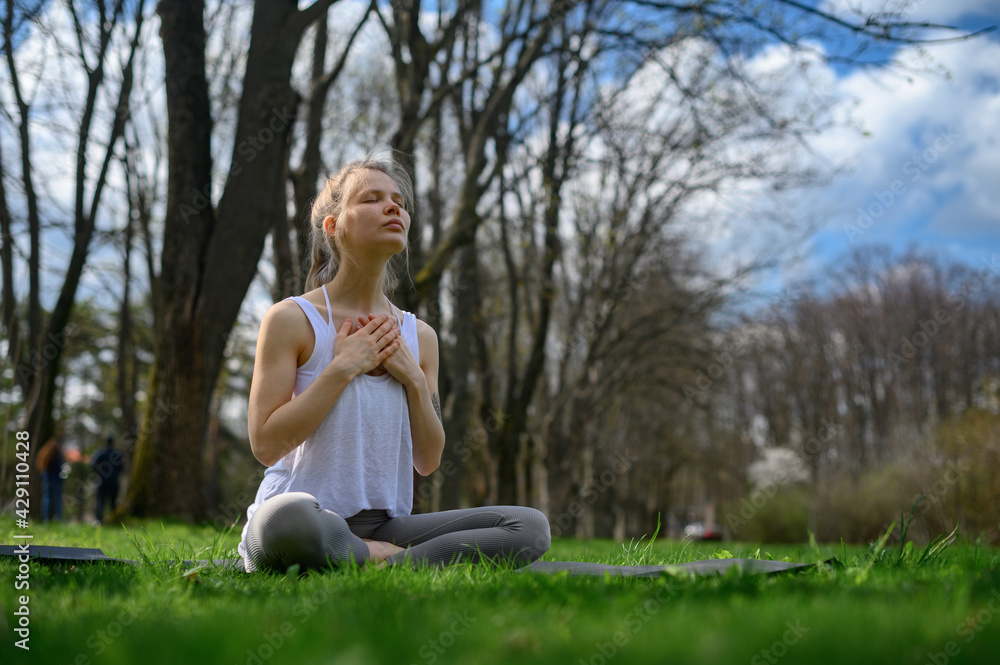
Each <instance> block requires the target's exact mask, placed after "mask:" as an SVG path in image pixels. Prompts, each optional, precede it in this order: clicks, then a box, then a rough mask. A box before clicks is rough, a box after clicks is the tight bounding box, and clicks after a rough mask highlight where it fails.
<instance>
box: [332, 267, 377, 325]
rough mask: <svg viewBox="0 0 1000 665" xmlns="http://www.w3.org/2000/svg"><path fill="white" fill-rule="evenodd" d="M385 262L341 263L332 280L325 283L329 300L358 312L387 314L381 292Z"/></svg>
mask: <svg viewBox="0 0 1000 665" xmlns="http://www.w3.org/2000/svg"><path fill="white" fill-rule="evenodd" d="M384 268H385V264H384V263H381V264H379V265H372V264H370V263H369V264H367V265H365V264H362V265H360V266H356V265H354V264H353V263H351V262H350V261H345V262H344V263H341V265H340V270H338V271H337V274H336V275H335V276H334V278H333V281H331V282H330V283H329V284H327V285H326V288H327V290H328V291H329V293H330V302H331V303H336V304H337V305H339V306H341V307H346V308H347V309H351V310H355V311H357V312H358V313H359V314H369V313H370V314H388V313H390V310H389V303H388V302H387V301H386V297H385V295H384V294H383V293H382V271H383V270H384Z"/></svg>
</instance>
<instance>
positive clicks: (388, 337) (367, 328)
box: [331, 314, 400, 377]
mask: <svg viewBox="0 0 1000 665" xmlns="http://www.w3.org/2000/svg"><path fill="white" fill-rule="evenodd" d="M354 325H355V324H354V322H353V321H351V320H350V319H345V320H344V322H343V323H342V324H341V325H340V329H339V330H338V331H337V337H336V339H335V341H334V347H333V361H331V362H336V363H340V364H342V366H343V367H344V368H345V369H347V370H348V371H349V372H350V374H351V376H352V377H354V376H358V375H361V374H365V373H367V372H370V371H372V370H373V369H375V368H376V367H378V366H379V365H380V364H381V363H382V361H383V360H385V359H386V358H388V357H389V356H391V355H392V353H393V351H395V350H396V349H397V348H398V347H399V344H400V340H399V326H398V325H397V323H396V320H395V319H391V318H389V316H388V315H387V314H380V315H379V316H376V317H375V318H374V319H372V320H371V321H369V322H368V323H367V324H365V325H364V326H363V327H362V328H360V329H358V330H357V331H354ZM352 331H353V332H352Z"/></svg>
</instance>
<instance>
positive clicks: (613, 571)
mask: <svg viewBox="0 0 1000 665" xmlns="http://www.w3.org/2000/svg"><path fill="white" fill-rule="evenodd" d="M0 556H8V557H18V556H21V549H20V546H16V545H0ZM28 556H29V557H30V558H31V559H32V560H33V561H36V562H38V563H60V562H79V563H104V562H108V563H110V562H119V563H127V564H131V565H138V564H139V562H138V561H133V560H131V559H115V558H112V557H109V556H107V555H106V554H105V553H104V552H102V551H101V550H99V549H96V548H92V547H58V546H55V545H29V546H28ZM831 561H832V560H831ZM182 563H184V565H187V566H190V565H207V564H213V565H216V566H220V567H223V568H237V569H239V570H244V567H243V559H212V560H208V559H196V560H193V561H191V560H185V561H183V562H182ZM826 563H830V561H827V562H826ZM812 565H813V564H808V563H792V562H788V561H761V560H758V559H706V560H703V561H688V562H686V563H678V564H672V565H667V566H611V565H608V564H603V563H584V562H582V561H535V562H534V563H532V564H531V565H529V566H528V567H527V568H523V569H522V570H526V571H528V572H531V573H542V574H548V575H554V574H557V573H564V572H565V573H569V574H570V575H571V576H573V577H579V576H588V577H604V576H605V575H610V576H612V577H658V576H660V575H663V574H672V573H682V574H694V575H720V574H722V573H724V572H726V571H727V570H729V569H730V568H733V567H734V566H735V567H738V568H739V569H740V570H741V571H742V572H743V574H744V575H761V574H766V573H777V572H782V571H786V570H801V569H803V568H809V567H810V566H812Z"/></svg>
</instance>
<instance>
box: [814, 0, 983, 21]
mask: <svg viewBox="0 0 1000 665" xmlns="http://www.w3.org/2000/svg"><path fill="white" fill-rule="evenodd" d="M820 8H821V9H823V10H824V11H829V12H835V13H837V14H838V15H843V14H848V15H851V14H854V15H861V16H866V15H868V14H870V13H873V12H877V11H905V16H906V18H907V20H911V21H927V22H930V23H942V24H948V23H950V22H953V21H955V20H957V19H959V18H961V17H963V16H970V15H975V16H990V15H994V14H996V13H997V3H996V0H920V1H916V2H915V1H914V0H827V2H824V3H823V4H822V5H821V6H820Z"/></svg>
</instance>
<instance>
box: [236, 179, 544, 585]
mask: <svg viewBox="0 0 1000 665" xmlns="http://www.w3.org/2000/svg"><path fill="white" fill-rule="evenodd" d="M411 201H412V186H411V185H410V181H409V178H408V176H407V175H406V173H405V172H404V171H403V170H402V169H401V168H400V167H399V166H398V165H396V164H395V163H394V162H383V161H376V160H371V159H369V160H365V161H362V162H353V163H351V164H348V165H347V166H345V167H344V168H342V169H341V170H340V172H339V173H337V174H336V175H334V176H333V177H331V178H330V179H329V180H328V181H327V183H326V186H325V187H324V189H323V190H322V192H320V194H319V196H318V197H317V199H316V201H315V203H314V204H313V207H312V239H311V242H312V267H311V269H310V271H309V276H308V280H307V282H306V288H307V289H309V290H307V292H306V293H304V294H302V295H301V296H294V297H291V298H287V299H285V300H282V301H281V302H278V303H275V304H274V305H273V306H272V307H271V308H270V309H269V310H268V311H267V313H266V314H265V315H264V319H263V321H262V322H261V325H260V333H259V335H258V338H257V353H256V357H255V359H254V372H253V381H252V384H251V388H250V404H249V416H248V420H249V428H250V445H251V448H252V450H253V453H254V456H255V457H256V458H257V459H258V460H259V461H260V462H261V463H262V464H264V465H266V466H267V467H268V468H267V470H266V472H265V473H264V479H263V481H261V484H260V488H259V489H258V491H257V497H256V499H255V500H254V503H253V504H251V505H250V506H249V508H247V518H248V521H247V524H246V527H245V528H244V529H243V538H242V540H241V542H240V545H239V553H240V556H242V557H243V561H244V565H245V567H246V570H247V572H254V571H256V570H262V569H270V570H276V571H281V572H283V571H285V570H286V569H287V568H288V567H289V566H291V565H294V564H298V565H299V566H300V569H301V570H309V569H318V568H327V567H330V566H333V567H336V566H339V565H342V564H344V563H354V564H364V563H365V562H367V561H377V562H381V561H385V562H386V563H387V564H389V565H392V564H399V563H406V564H408V565H421V564H423V565H426V564H431V565H433V564H450V563H455V562H459V561H472V562H477V561H480V560H486V561H489V562H500V561H508V562H511V563H513V565H517V566H521V565H526V564H528V563H530V562H532V561H534V560H535V559H537V558H538V557H540V556H541V555H542V554H544V553H545V552H546V550H548V547H549V539H550V535H549V524H548V520H547V519H546V518H545V516H544V515H543V514H542V513H540V512H539V511H537V510H535V509H533V508H524V507H520V506H491V507H482V508H468V509H464V510H449V511H443V512H439V513H429V514H420V515H411V514H410V508H411V506H412V503H413V473H412V470H413V469H416V470H417V472H418V473H420V474H421V475H424V476H426V475H428V474H430V473H431V472H432V471H434V470H435V469H436V468H437V467H438V465H439V464H440V462H441V453H442V451H443V449H444V442H445V441H444V428H443V427H442V424H441V408H440V405H439V401H438V393H437V374H438V346H437V335H436V333H435V332H434V330H433V328H431V327H430V326H429V325H427V324H426V323H424V322H423V321H419V320H417V318H416V317H415V316H414V315H413V314H411V313H410V312H404V311H402V310H400V309H398V308H396V307H395V306H393V305H392V303H391V302H390V301H389V299H388V297H386V295H385V293H386V290H387V287H388V286H389V285H390V284H391V273H390V272H389V271H388V270H387V264H388V263H389V259H390V258H391V257H393V256H394V255H396V254H399V253H400V252H405V251H406V250H407V233H408V232H409V228H410V216H409V214H408V212H407V209H408V208H409V207H411V206H410V205H409V204H410V202H411Z"/></svg>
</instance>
